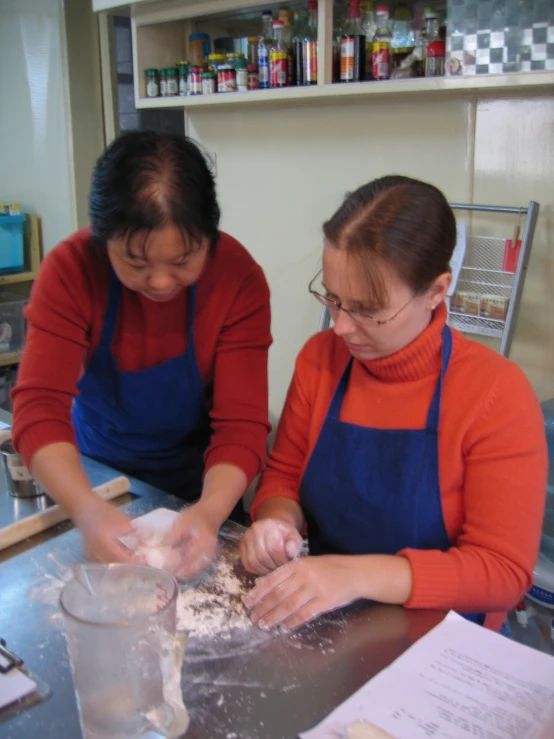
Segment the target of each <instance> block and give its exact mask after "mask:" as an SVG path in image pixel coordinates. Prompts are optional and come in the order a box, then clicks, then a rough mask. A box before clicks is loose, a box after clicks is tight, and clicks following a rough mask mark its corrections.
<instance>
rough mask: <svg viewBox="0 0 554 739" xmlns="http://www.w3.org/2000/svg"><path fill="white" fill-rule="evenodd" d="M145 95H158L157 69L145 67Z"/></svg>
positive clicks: (153, 96)
mask: <svg viewBox="0 0 554 739" xmlns="http://www.w3.org/2000/svg"><path fill="white" fill-rule="evenodd" d="M144 77H145V81H146V97H147V98H157V97H159V95H160V79H159V74H158V70H157V69H145V70H144Z"/></svg>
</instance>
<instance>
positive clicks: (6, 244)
mask: <svg viewBox="0 0 554 739" xmlns="http://www.w3.org/2000/svg"><path fill="white" fill-rule="evenodd" d="M26 220H27V216H0V274H5V273H6V272H22V271H23V269H24V268H25V257H24V248H23V224H24V223H25V221H26Z"/></svg>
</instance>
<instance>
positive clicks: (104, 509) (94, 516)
mask: <svg viewBox="0 0 554 739" xmlns="http://www.w3.org/2000/svg"><path fill="white" fill-rule="evenodd" d="M73 520H74V521H75V524H76V526H77V527H78V528H79V531H80V533H81V538H82V541H83V551H84V553H85V556H86V558H87V559H90V560H92V561H93V562H103V563H105V564H109V563H111V562H136V559H135V558H134V557H133V554H132V552H131V551H130V550H129V549H128V548H127V547H126V546H125V545H124V544H122V543H121V542H120V541H119V538H120V537H122V536H129V535H131V534H133V533H134V529H133V527H132V525H131V521H130V520H129V519H128V518H127V516H126V515H125V514H124V513H122V512H121V511H120V510H119V509H118V508H116V507H115V506H113V505H111V504H110V503H107V502H106V501H104V500H102V499H101V498H97V497H96V496H95V497H94V498H93V499H90V500H88V501H87V503H86V504H85V505H83V506H81V507H80V508H79V510H78V511H76V512H75V514H74V517H73Z"/></svg>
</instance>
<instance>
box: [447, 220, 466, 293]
mask: <svg viewBox="0 0 554 739" xmlns="http://www.w3.org/2000/svg"><path fill="white" fill-rule="evenodd" d="M465 255H466V224H465V223H464V222H463V221H460V222H458V221H456V246H455V247H454V252H453V254H452V258H451V259H450V269H451V270H452V282H451V284H450V287H449V288H448V292H447V293H446V294H447V295H448V296H449V297H452V295H454V293H455V292H456V285H457V284H458V277H459V276H460V270H461V269H462V264H463V263H464V258H465Z"/></svg>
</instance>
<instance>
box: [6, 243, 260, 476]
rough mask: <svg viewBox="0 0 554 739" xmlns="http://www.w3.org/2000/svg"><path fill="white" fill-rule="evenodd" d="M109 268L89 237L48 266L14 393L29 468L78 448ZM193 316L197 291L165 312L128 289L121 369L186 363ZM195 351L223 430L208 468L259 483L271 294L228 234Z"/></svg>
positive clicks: (217, 432)
mask: <svg viewBox="0 0 554 739" xmlns="http://www.w3.org/2000/svg"><path fill="white" fill-rule="evenodd" d="M107 267H108V257H107V253H106V252H104V253H101V255H100V256H98V254H97V253H92V251H91V248H90V237H89V229H83V230H81V231H78V232H77V233H75V234H73V236H71V237H70V238H68V239H67V240H66V241H63V242H62V243H61V244H59V245H58V246H57V247H56V248H55V249H53V250H52V251H51V252H50V253H49V254H48V255H47V257H46V258H45V260H44V262H43V264H42V266H41V269H40V272H39V275H38V277H37V280H36V282H35V284H34V286H33V290H32V293H31V300H30V303H29V305H28V307H27V309H26V317H27V321H28V333H27V339H26V344H25V351H24V353H23V358H22V361H21V366H20V368H19V376H18V383H17V387H16V388H15V390H14V391H13V400H14V424H13V436H14V442H15V445H16V447H17V448H18V449H19V451H20V453H21V454H22V456H23V458H24V459H25V461H26V463H27V465H29V464H30V461H31V459H32V457H33V454H34V453H35V452H36V451H37V450H38V449H40V448H41V447H43V446H45V445H47V444H51V443H52V442H57V441H66V442H70V443H72V444H75V434H74V429H73V426H72V423H71V406H72V401H73V397H74V396H75V395H77V387H76V386H77V382H78V380H79V377H80V376H81V374H82V372H83V369H84V368H85V367H86V365H87V363H88V361H89V359H90V357H91V355H92V352H93V351H94V349H95V348H96V345H97V343H98V341H99V339H100V332H101V328H102V323H103V320H104V313H105V309H106V300H107V285H108V282H107V276H108V269H107ZM186 315H187V290H183V291H182V292H181V293H180V294H179V295H178V296H177V297H176V298H175V299H174V300H171V301H170V302H168V303H156V302H153V301H151V300H148V298H146V297H144V296H143V295H141V294H140V293H138V292H134V291H131V290H128V289H127V288H125V287H123V289H122V298H121V304H120V313H119V320H118V325H117V330H116V334H115V336H114V341H113V344H112V349H113V352H114V356H115V359H116V361H117V364H118V367H119V369H120V370H121V371H130V372H133V371H137V370H142V369H147V368H149V367H152V366H154V365H157V364H160V363H161V362H164V361H166V360H167V359H170V358H172V357H176V356H178V355H179V354H182V353H183V352H184V351H185V348H186V345H187V340H188V337H187V329H186ZM194 344H195V346H194V348H195V353H196V361H197V362H198V366H199V369H200V374H201V377H202V379H203V381H204V387H205V393H206V403H207V407H208V409H209V412H210V418H211V425H212V430H213V435H212V439H211V444H210V446H209V448H208V450H207V452H206V469H209V468H210V467H212V466H213V465H215V464H217V463H221V462H226V463H230V464H234V465H237V466H238V467H240V468H241V469H242V470H244V472H245V473H246V476H247V477H248V480H249V482H250V481H251V480H252V479H253V478H254V477H255V476H256V475H257V474H258V472H259V471H260V469H261V467H262V465H263V462H264V459H265V449H266V438H267V432H268V429H269V423H268V407H267V405H268V401H267V398H268V388H267V354H268V348H269V346H270V344H271V335H270V305H269V289H268V286H267V282H266V280H265V277H264V274H263V272H262V269H261V267H259V265H258V264H256V262H255V261H254V260H253V259H252V257H251V256H250V254H249V253H248V252H247V251H246V249H245V248H244V247H243V246H242V245H241V244H239V242H238V241H236V240H235V239H233V238H232V237H231V236H228V235H227V234H224V233H221V235H220V239H219V242H218V244H217V247H216V249H215V254H214V255H213V256H211V257H209V258H208V261H207V263H206V266H205V268H204V271H203V273H202V276H201V277H200V280H199V281H198V287H197V297H196V312H195V318H194Z"/></svg>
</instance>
